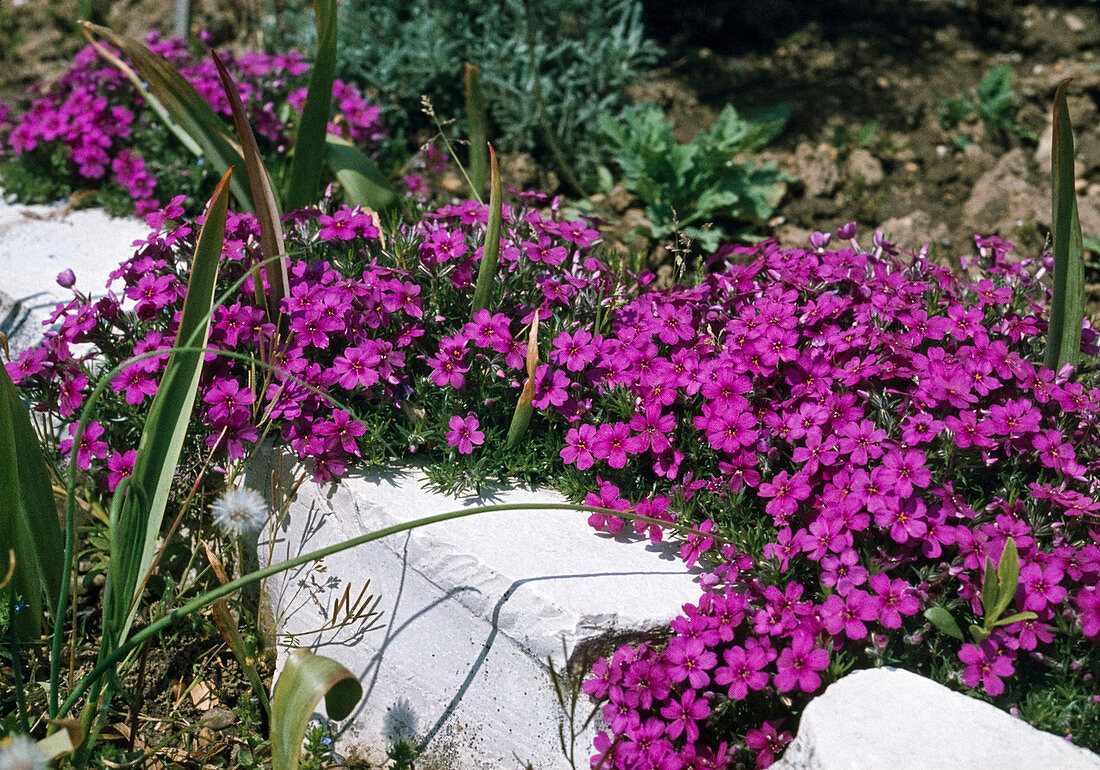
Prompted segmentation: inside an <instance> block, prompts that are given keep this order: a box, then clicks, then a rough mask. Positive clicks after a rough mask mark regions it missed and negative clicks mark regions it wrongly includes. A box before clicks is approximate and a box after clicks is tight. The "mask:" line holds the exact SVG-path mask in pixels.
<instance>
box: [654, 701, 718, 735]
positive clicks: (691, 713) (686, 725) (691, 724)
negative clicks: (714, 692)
mask: <svg viewBox="0 0 1100 770" xmlns="http://www.w3.org/2000/svg"><path fill="white" fill-rule="evenodd" d="M661 716H663V717H664V718H665V719H666V720H667V721H668V728H667V731H668V736H669V737H670V738H672V739H673V740H675V739H677V738H679V737H680V735H681V734H682V735H683V736H684V739H685V740H686V741H687V742H688V743H694V742H695V741H697V740H699V725H698V722H700V721H702V720H704V719H706V718H707V717H708V716H710V703H709V702H708V701H707V699H706V698H705V697H699V695H698V693H696V692H695V690H684V691H683V692H682V693H681V694H680V699H679V700H671V701H669V703H668V705H667V706H665V707H664V708H662V709H661Z"/></svg>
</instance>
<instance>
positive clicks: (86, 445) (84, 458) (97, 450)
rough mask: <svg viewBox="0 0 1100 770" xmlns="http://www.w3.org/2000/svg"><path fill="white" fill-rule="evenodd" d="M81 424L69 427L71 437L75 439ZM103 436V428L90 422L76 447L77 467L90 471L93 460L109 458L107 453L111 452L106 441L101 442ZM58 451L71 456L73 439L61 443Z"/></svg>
mask: <svg viewBox="0 0 1100 770" xmlns="http://www.w3.org/2000/svg"><path fill="white" fill-rule="evenodd" d="M78 425H79V423H75V422H74V423H72V424H70V425H69V435H70V436H73V437H75V436H76V429H77V426H78ZM102 435H103V426H102V425H100V424H99V423H98V422H90V423H88V425H87V427H86V428H85V429H84V432H83V433H82V434H80V443H79V444H77V447H76V467H78V468H80V469H81V470H88V469H89V468H91V467H92V458H93V457H94V458H97V459H100V460H102V459H103V458H104V457H106V456H107V452H108V451H110V450H109V449H108V447H107V442H106V441H100V440H99V438H100V436H102ZM58 449H59V450H60V451H61V454H69V453H70V452H72V449H73V439H71V438H67V439H64V440H62V441H61V443H60V444H59V445H58Z"/></svg>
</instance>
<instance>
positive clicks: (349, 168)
mask: <svg viewBox="0 0 1100 770" xmlns="http://www.w3.org/2000/svg"><path fill="white" fill-rule="evenodd" d="M325 159H326V160H328V164H329V166H331V167H332V170H333V172H334V173H335V174H336V178H337V179H338V180H339V181H340V184H341V186H342V187H343V188H344V193H345V194H346V195H347V196H348V200H349V202H351V203H352V204H354V205H357V206H363V207H365V208H370V209H374V210H375V211H382V210H383V209H386V208H389V207H390V206H392V205H393V203H394V201H396V200H397V193H395V192H394V191H393V188H392V187H391V186H390V183H389V181H388V180H387V179H386V176H385V174H383V173H382V172H381V170H379V168H378V166H376V165H375V164H374V161H372V160H371V159H370V158H368V157H367V156H366V155H364V154H363V153H362V152H360V151H359V150H357V149H356V148H355V146H354V145H352V143H351V142H349V141H348V140H347V139H344V138H343V137H342V136H337V135H336V134H329V135H328V137H327V138H326V140H325Z"/></svg>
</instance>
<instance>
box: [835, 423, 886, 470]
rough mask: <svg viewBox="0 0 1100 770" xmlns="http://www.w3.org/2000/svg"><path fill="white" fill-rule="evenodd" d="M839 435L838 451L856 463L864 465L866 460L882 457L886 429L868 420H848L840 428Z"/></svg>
mask: <svg viewBox="0 0 1100 770" xmlns="http://www.w3.org/2000/svg"><path fill="white" fill-rule="evenodd" d="M839 435H840V441H839V446H838V448H839V450H840V453H841V454H842V455H845V456H848V457H849V458H850V459H851V461H852V462H853V463H855V464H856V465H866V464H867V462H868V460H875V459H878V458H879V457H882V453H883V451H884V450H883V447H882V443H883V441H884V440H885V439H886V431H885V430H883V429H882V428H879V427H878V426H876V425H875V424H874V423H873V422H871V421H870V420H860V421H859V422H858V423H857V422H854V421H853V422H849V423H847V424H846V425H844V426H843V427H842V428H841V429H840V432H839Z"/></svg>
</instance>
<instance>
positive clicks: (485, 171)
mask: <svg viewBox="0 0 1100 770" xmlns="http://www.w3.org/2000/svg"><path fill="white" fill-rule="evenodd" d="M466 124H467V130H468V131H469V134H470V184H472V185H473V187H474V195H475V196H477V198H478V200H482V196H484V195H485V185H486V184H487V183H488V181H489V144H488V143H489V116H488V113H487V112H486V111H485V94H484V93H483V92H482V90H481V70H480V69H478V68H477V67H475V66H474V65H473V64H470V63H469V62H467V63H466Z"/></svg>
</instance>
